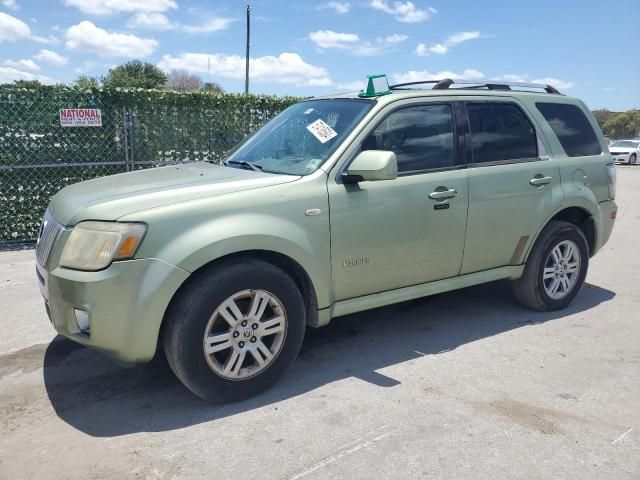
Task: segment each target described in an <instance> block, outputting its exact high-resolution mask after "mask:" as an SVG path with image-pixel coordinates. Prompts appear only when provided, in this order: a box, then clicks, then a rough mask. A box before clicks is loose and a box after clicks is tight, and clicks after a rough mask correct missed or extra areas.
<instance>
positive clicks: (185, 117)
mask: <svg viewBox="0 0 640 480" xmlns="http://www.w3.org/2000/svg"><path fill="white" fill-rule="evenodd" d="M299 100H300V99H299V98H295V97H276V96H265V95H239V94H212V93H208V92H190V93H179V92H172V91H167V90H144V89H115V90H102V89H98V90H79V89H76V88H71V87H64V86H43V87H40V88H37V89H24V88H17V87H15V86H12V85H0V214H1V216H0V242H2V241H8V240H30V239H34V238H35V236H36V235H37V231H38V226H39V222H40V218H41V216H42V213H43V212H44V209H45V208H46V205H47V203H48V202H49V200H50V198H51V196H52V195H53V194H55V193H56V192H57V191H58V190H59V189H61V188H63V187H64V186H66V185H69V184H72V183H76V182H79V181H82V180H87V179H89V178H94V177H97V176H103V175H110V174H113V173H120V172H123V171H126V170H132V169H138V168H148V167H153V166H160V165H166V164H171V163H176V162H182V161H195V160H216V159H219V158H221V157H223V156H224V155H225V154H226V152H228V151H229V150H230V149H231V148H233V147H234V146H235V145H236V144H237V143H238V142H240V141H241V140H242V139H243V138H245V137H246V136H247V135H249V134H250V133H252V132H253V131H254V130H255V129H257V128H258V127H259V126H260V125H262V124H263V123H264V122H266V121H267V120H269V119H270V118H272V117H273V116H274V115H276V114H277V113H279V112H280V111H282V110H283V109H285V108H286V107H288V106H289V105H291V104H292V103H295V102H297V101H299ZM61 108H99V109H101V112H102V124H103V126H102V127H75V128H62V127H61V126H60V121H59V116H58V115H59V110H60V109H61ZM127 122H128V123H129V124H130V125H131V126H127ZM125 137H126V138H125ZM127 159H128V162H127V161H126V160H127Z"/></svg>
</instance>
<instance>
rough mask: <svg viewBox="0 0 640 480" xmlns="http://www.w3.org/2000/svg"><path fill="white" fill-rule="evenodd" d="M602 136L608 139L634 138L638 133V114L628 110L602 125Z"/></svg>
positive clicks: (639, 121) (639, 129)
mask: <svg viewBox="0 0 640 480" xmlns="http://www.w3.org/2000/svg"><path fill="white" fill-rule="evenodd" d="M603 130H604V134H605V136H606V137H608V138H613V139H618V138H634V137H636V136H638V134H639V133H640V112H639V111H638V110H629V111H627V112H624V113H621V114H619V115H617V116H616V117H614V118H612V119H611V120H609V121H607V122H606V123H605V124H604V128H603Z"/></svg>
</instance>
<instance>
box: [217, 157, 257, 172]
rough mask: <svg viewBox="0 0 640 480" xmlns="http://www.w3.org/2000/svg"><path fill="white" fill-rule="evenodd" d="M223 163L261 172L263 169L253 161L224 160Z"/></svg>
mask: <svg viewBox="0 0 640 480" xmlns="http://www.w3.org/2000/svg"><path fill="white" fill-rule="evenodd" d="M224 164H225V165H240V166H241V167H244V168H245V169H249V170H254V171H256V172H261V171H262V170H264V169H263V168H262V167H261V166H260V165H256V164H255V163H251V162H247V161H245V160H227V161H226V162H224Z"/></svg>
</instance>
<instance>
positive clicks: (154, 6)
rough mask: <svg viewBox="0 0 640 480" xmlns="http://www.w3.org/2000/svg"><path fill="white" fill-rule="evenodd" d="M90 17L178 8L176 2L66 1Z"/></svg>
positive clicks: (135, 0) (140, 0) (122, 0)
mask: <svg viewBox="0 0 640 480" xmlns="http://www.w3.org/2000/svg"><path fill="white" fill-rule="evenodd" d="M65 4H67V5H70V6H73V7H77V8H78V9H80V11H82V12H84V13H88V14H90V15H109V14H111V13H116V12H147V13H150V12H166V11H167V10H170V9H173V8H178V5H177V3H176V2H175V1H174V0H65Z"/></svg>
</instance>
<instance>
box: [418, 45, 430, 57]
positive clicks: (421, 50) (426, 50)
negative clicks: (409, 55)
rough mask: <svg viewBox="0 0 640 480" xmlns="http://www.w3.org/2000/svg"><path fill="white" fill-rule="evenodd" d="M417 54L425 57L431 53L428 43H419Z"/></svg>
mask: <svg viewBox="0 0 640 480" xmlns="http://www.w3.org/2000/svg"><path fill="white" fill-rule="evenodd" d="M415 53H416V55H418V56H419V57H424V56H426V55H429V48H428V47H427V44H426V43H419V44H418V45H416V52H415Z"/></svg>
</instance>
